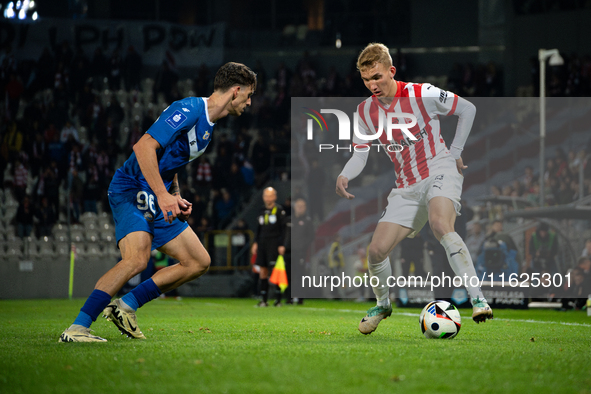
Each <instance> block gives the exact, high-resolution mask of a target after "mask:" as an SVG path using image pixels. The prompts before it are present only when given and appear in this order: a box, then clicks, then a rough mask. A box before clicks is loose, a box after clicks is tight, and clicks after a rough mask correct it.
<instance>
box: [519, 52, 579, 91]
mask: <svg viewBox="0 0 591 394" xmlns="http://www.w3.org/2000/svg"><path fill="white" fill-rule="evenodd" d="M561 56H562V58H563V59H564V65H562V66H549V67H548V69H547V72H546V95H547V96H548V97H589V96H590V95H591V56H590V55H588V54H587V55H583V56H581V55H579V54H576V53H573V54H570V55H568V54H564V53H562V54H561ZM530 65H531V66H530V70H531V84H532V86H533V87H534V90H533V95H534V96H535V97H538V96H539V95H540V62H539V61H538V58H537V57H535V56H532V57H531V58H530Z"/></svg>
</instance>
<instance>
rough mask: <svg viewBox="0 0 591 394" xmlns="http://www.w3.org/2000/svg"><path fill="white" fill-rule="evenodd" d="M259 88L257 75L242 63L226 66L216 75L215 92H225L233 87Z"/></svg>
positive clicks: (230, 63)
mask: <svg viewBox="0 0 591 394" xmlns="http://www.w3.org/2000/svg"><path fill="white" fill-rule="evenodd" d="M236 85H240V86H252V90H253V91H254V90H255V89H256V86H257V75H256V74H255V73H254V72H253V71H252V70H251V69H250V68H248V67H247V66H245V65H244V64H242V63H234V62H229V63H226V64H224V65H223V66H222V67H220V69H219V70H218V72H217V73H216V74H215V79H214V81H213V90H219V91H222V92H225V91H226V90H228V89H230V88H231V87H232V86H236Z"/></svg>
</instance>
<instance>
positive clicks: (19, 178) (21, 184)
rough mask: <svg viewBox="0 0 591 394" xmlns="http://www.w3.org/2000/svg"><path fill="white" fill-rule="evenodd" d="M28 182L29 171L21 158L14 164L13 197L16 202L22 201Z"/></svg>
mask: <svg viewBox="0 0 591 394" xmlns="http://www.w3.org/2000/svg"><path fill="white" fill-rule="evenodd" d="M28 180H29V170H28V169H27V167H26V166H25V164H24V163H23V160H22V159H21V158H17V159H16V160H15V162H14V197H15V198H16V200H17V201H22V199H23V197H24V196H25V194H26V192H27V183H28Z"/></svg>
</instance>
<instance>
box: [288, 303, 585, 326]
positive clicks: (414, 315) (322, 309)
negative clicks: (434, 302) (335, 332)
mask: <svg viewBox="0 0 591 394" xmlns="http://www.w3.org/2000/svg"><path fill="white" fill-rule="evenodd" d="M298 309H307V310H311V311H323V312H326V311H335V312H346V313H363V312H365V311H363V310H355V309H328V308H309V307H303V308H298ZM392 314H393V315H400V316H410V317H419V314H418V313H410V312H392ZM462 317H467V318H469V317H470V316H469V315H464V316H462ZM493 321H508V322H520V323H535V324H560V325H563V326H576V327H590V328H591V324H587V323H569V322H562V321H546V320H533V319H527V320H526V319H503V318H494V319H493Z"/></svg>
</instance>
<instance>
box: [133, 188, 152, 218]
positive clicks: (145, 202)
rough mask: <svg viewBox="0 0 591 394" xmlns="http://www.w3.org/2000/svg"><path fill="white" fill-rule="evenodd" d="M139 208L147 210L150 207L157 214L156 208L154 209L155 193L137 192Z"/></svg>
mask: <svg viewBox="0 0 591 394" xmlns="http://www.w3.org/2000/svg"><path fill="white" fill-rule="evenodd" d="M137 202H138V205H137V209H139V210H140V211H146V210H148V208H150V211H152V213H153V214H156V210H155V209H154V195H152V194H148V193H147V192H144V191H141V192H138V194H137Z"/></svg>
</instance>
